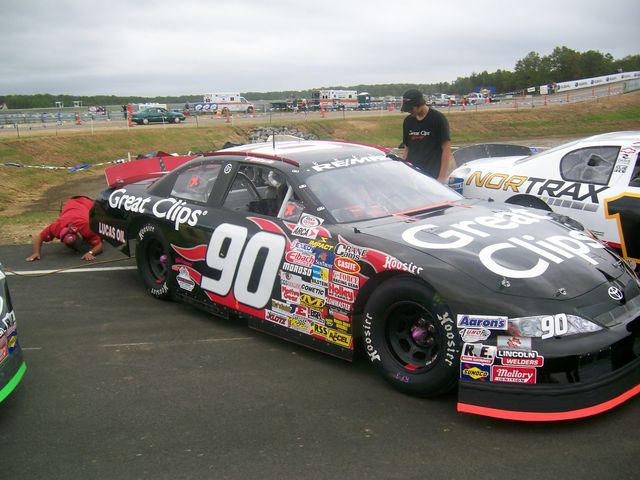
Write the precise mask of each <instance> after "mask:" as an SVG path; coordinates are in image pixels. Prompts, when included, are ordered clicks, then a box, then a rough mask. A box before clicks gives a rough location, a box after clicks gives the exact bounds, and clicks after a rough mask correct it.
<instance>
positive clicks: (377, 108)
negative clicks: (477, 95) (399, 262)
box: [0, 79, 640, 136]
mask: <svg viewBox="0 0 640 480" xmlns="http://www.w3.org/2000/svg"><path fill="white" fill-rule="evenodd" d="M635 90H640V79H635V80H628V81H624V82H619V83H616V84H611V85H601V86H598V87H592V88H582V89H579V90H572V91H570V92H562V93H554V94H549V95H531V94H527V95H523V96H512V97H501V98H500V101H499V102H492V103H479V104H475V105H473V104H468V105H462V104H460V103H458V104H455V105H454V104H452V105H449V106H445V107H436V108H438V109H439V110H441V111H443V112H444V111H446V112H461V111H483V110H484V111H486V110H491V109H505V108H515V109H520V108H535V107H542V106H546V105H552V104H567V103H576V102H583V101H589V100H597V99H598V98H603V97H608V96H613V95H620V94H622V93H627V92H631V91H635ZM254 103H255V105H256V112H255V114H246V113H245V114H238V113H235V114H234V115H233V117H232V121H235V120H238V119H241V120H242V119H252V118H254V117H258V118H261V119H265V120H266V119H268V120H269V121H271V120H272V119H274V118H291V116H292V115H304V117H305V118H307V117H308V116H311V115H315V116H317V115H319V112H310V111H307V112H302V111H299V112H296V113H294V112H279V111H270V110H269V108H268V105H269V104H268V103H266V102H265V103H262V102H254ZM181 106H184V105H180V106H178V107H181ZM169 108H170V109H171V108H174V106H173V105H171V106H169ZM328 112H330V110H328V111H327V113H328ZM366 112H369V113H374V112H378V113H380V114H383V113H385V112H390V113H396V112H400V105H398V104H393V106H392V104H391V103H375V104H371V106H370V107H369V108H368V109H366V110H365V112H363V113H366ZM331 113H332V117H331V118H335V117H336V114H340V115H343V116H344V113H345V112H344V111H342V110H339V111H338V110H337V111H333V112H331ZM191 117H192V118H193V120H194V121H195V122H193V121H192V122H190V123H195V126H196V127H198V126H200V124H202V126H207V125H210V124H213V123H221V122H224V123H229V119H227V118H225V117H222V118H219V117H218V118H217V117H216V116H215V115H213V114H212V113H207V114H200V115H191ZM187 118H189V117H187ZM127 125H128V124H127V121H126V117H125V114H124V112H123V111H122V107H121V106H110V107H106V109H105V111H104V112H103V113H102V112H100V113H98V112H95V113H93V112H88V111H86V110H84V111H80V110H79V109H77V108H65V109H62V110H60V109H55V108H52V109H33V110H26V111H25V110H22V111H7V112H6V111H0V135H1V134H3V133H4V134H10V133H11V132H14V133H15V134H17V135H18V136H20V133H21V132H25V131H27V132H42V133H46V134H54V133H55V134H57V132H58V131H59V130H75V129H80V128H83V129H86V128H87V127H90V128H91V129H92V130H93V128H94V127H96V128H104V127H106V126H113V127H119V128H122V127H126V126H127ZM172 126H177V125H173V124H172Z"/></svg>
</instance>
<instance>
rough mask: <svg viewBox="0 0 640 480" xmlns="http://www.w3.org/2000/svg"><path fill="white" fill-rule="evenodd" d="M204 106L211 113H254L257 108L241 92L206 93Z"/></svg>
mask: <svg viewBox="0 0 640 480" xmlns="http://www.w3.org/2000/svg"><path fill="white" fill-rule="evenodd" d="M203 100H204V105H206V106H207V107H208V108H206V110H209V111H211V112H217V111H220V112H221V113H222V114H225V113H226V112H242V113H253V111H254V110H255V106H254V105H253V103H251V102H248V101H247V99H246V98H244V97H242V96H240V93H239V92H218V93H206V94H205V95H204V99H203Z"/></svg>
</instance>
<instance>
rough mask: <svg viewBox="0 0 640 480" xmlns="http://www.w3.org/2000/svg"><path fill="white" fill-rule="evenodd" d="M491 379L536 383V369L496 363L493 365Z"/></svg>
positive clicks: (503, 381)
mask: <svg viewBox="0 0 640 480" xmlns="http://www.w3.org/2000/svg"><path fill="white" fill-rule="evenodd" d="M491 381H492V382H502V383H518V384H527V385H530V384H534V383H536V369H535V368H520V367H506V366H499V365H494V366H492V367H491Z"/></svg>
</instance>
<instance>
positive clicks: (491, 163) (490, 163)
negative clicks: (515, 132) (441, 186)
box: [451, 155, 528, 177]
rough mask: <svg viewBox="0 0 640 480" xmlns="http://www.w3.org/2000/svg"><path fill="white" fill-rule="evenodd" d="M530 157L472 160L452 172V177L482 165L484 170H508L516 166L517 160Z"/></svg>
mask: <svg viewBox="0 0 640 480" xmlns="http://www.w3.org/2000/svg"><path fill="white" fill-rule="evenodd" d="M527 156H528V155H519V156H512V157H491V158H490V157H487V158H478V159H477V160H471V161H469V162H465V163H464V164H463V165H461V166H460V167H458V168H456V169H455V170H454V171H453V172H451V176H452V177H455V176H461V175H458V173H457V172H462V171H465V169H466V170H469V169H471V168H473V167H475V166H477V165H481V166H482V167H483V168H503V169H504V168H507V167H511V166H513V165H514V164H515V162H516V161H517V160H520V159H522V158H525V157H527Z"/></svg>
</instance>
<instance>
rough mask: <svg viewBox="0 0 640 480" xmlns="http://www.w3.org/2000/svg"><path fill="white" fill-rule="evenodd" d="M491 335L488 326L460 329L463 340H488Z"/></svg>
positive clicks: (471, 341) (469, 341)
mask: <svg viewBox="0 0 640 480" xmlns="http://www.w3.org/2000/svg"><path fill="white" fill-rule="evenodd" d="M490 336H491V330H489V329H488V328H472V327H468V328H462V329H461V330H460V337H461V338H462V341H463V342H467V343H473V342H478V341H480V340H486V339H487V338H489V337H490Z"/></svg>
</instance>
